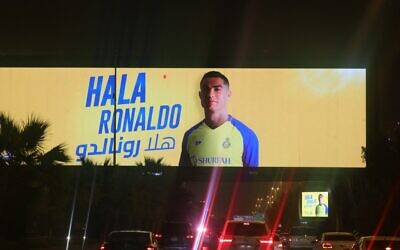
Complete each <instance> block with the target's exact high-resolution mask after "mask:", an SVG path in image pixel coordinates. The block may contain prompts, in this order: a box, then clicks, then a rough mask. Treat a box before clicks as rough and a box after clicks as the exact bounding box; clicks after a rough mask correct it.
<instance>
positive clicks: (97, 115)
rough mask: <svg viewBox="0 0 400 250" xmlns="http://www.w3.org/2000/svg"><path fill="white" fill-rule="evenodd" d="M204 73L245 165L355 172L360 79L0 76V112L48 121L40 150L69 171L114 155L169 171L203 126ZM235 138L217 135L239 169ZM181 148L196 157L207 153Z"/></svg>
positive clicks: (149, 71) (279, 73) (21, 71)
mask: <svg viewBox="0 0 400 250" xmlns="http://www.w3.org/2000/svg"><path fill="white" fill-rule="evenodd" d="M211 70H215V71H219V72H221V73H223V74H224V75H225V76H226V77H227V78H228V79H229V83H230V84H229V91H230V93H229V101H228V102H227V109H228V112H229V115H230V117H232V118H234V119H235V120H234V122H236V120H237V121H240V123H241V124H245V125H246V126H247V127H248V128H250V129H251V131H252V132H253V133H254V135H255V137H256V138H257V142H258V145H257V149H256V150H257V152H258V153H257V156H256V157H257V161H253V163H254V165H257V166H260V167H352V168H359V167H365V163H364V162H363V161H362V157H361V147H362V146H365V145H366V111H365V106H366V103H365V102H366V100H365V98H366V96H365V94H366V70H365V69H259V68H257V69H253V68H218V69H209V68H117V69H114V68H0V84H1V92H0V112H4V113H6V114H8V115H10V116H11V117H12V118H14V119H15V120H18V121H23V120H26V119H27V117H28V116H29V115H31V114H34V115H36V116H38V117H39V118H41V119H43V120H46V121H48V122H49V123H50V130H51V133H50V134H49V136H48V138H47V140H46V145H47V146H48V147H51V146H53V145H57V144H59V143H65V144H66V145H67V149H68V154H69V155H70V156H71V158H72V159H73V161H72V162H70V164H71V165H79V164H80V159H81V158H88V159H91V160H93V161H94V162H99V163H101V162H103V161H104V160H105V159H106V158H109V159H112V158H113V156H114V155H115V158H116V164H118V165H119V166H134V165H136V164H137V163H138V162H143V160H144V157H151V158H155V159H159V158H163V162H164V163H165V164H167V165H170V166H178V165H179V161H180V158H181V152H182V145H186V144H185V142H184V141H183V138H184V134H185V132H186V131H188V130H190V129H191V128H193V126H195V125H196V124H199V123H201V121H202V120H203V119H204V117H205V110H204V109H203V107H202V103H201V100H200V96H201V95H199V91H200V81H201V78H202V76H203V75H204V73H206V72H208V71H211ZM115 72H116V74H115ZM114 97H115V98H114ZM234 122H233V123H234ZM233 123H232V124H233ZM235 126H236V125H235ZM238 131H239V132H237V133H236V134H235V135H232V138H230V137H227V136H226V137H223V136H224V135H221V136H222V139H223V141H221V147H223V148H225V149H232V150H231V151H232V152H231V154H238V155H239V157H238V158H239V159H240V158H244V156H242V155H241V154H242V153H241V152H239V151H238V150H240V149H241V148H240V147H242V146H239V147H236V148H235V146H237V145H236V144H235V143H236V141H237V140H236V139H235V136H236V137H244V136H243V132H242V130H240V129H239V130H238ZM240 133H242V134H240ZM212 138H214V137H212ZM191 140H192V141H191V142H192V143H193V145H195V146H199V147H200V146H203V145H204V150H211V149H212V147H213V146H212V145H210V144H206V143H203V144H202V140H199V139H195V138H194V139H191ZM184 147H185V146H184ZM233 148H235V149H234V150H233ZM237 148H239V149H237ZM253 156H254V155H253ZM253 158H254V157H253ZM190 161H191V163H198V164H197V165H202V164H203V165H204V166H213V165H216V166H225V164H226V166H241V165H242V164H241V162H240V163H237V161H235V160H234V159H233V158H232V159H230V158H229V157H225V158H223V157H221V158H218V157H211V158H205V157H200V156H198V157H197V156H195V155H190ZM255 162H256V163H255ZM200 163H202V164H200ZM207 163H208V164H207ZM228 163H229V164H228ZM191 165H196V164H191Z"/></svg>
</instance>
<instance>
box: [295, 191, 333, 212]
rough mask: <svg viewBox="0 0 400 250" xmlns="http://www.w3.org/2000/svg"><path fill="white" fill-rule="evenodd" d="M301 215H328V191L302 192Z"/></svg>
mask: <svg viewBox="0 0 400 250" xmlns="http://www.w3.org/2000/svg"><path fill="white" fill-rule="evenodd" d="M301 216H302V217H328V216H329V193H328V192H302V193H301Z"/></svg>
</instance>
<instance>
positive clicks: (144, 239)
mask: <svg viewBox="0 0 400 250" xmlns="http://www.w3.org/2000/svg"><path fill="white" fill-rule="evenodd" d="M133 249H135V250H136V249H146V250H158V249H159V246H158V242H157V239H156V237H155V234H154V233H153V232H151V231H142V230H118V231H112V232H110V233H109V234H108V235H107V238H106V239H105V240H104V241H103V243H102V244H101V245H100V248H99V250H133Z"/></svg>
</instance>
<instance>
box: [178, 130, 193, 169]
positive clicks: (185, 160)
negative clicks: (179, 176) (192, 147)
mask: <svg viewBox="0 0 400 250" xmlns="http://www.w3.org/2000/svg"><path fill="white" fill-rule="evenodd" d="M188 132H189V131H187V132H186V133H185V135H184V136H183V140H182V151H181V156H180V158H179V167H190V166H192V163H191V162H190V157H189V152H188V151H187V141H188V137H189V133H188Z"/></svg>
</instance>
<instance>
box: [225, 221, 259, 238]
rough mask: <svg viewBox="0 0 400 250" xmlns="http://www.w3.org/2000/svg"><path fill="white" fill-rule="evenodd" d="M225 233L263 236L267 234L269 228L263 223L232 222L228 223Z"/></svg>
mask: <svg viewBox="0 0 400 250" xmlns="http://www.w3.org/2000/svg"><path fill="white" fill-rule="evenodd" d="M225 234H226V235H239V236H263V235H266V234H267V229H266V227H265V224H263V223H251V222H241V223H238V222H231V223H229V224H228V226H227V228H226V232H225Z"/></svg>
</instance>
